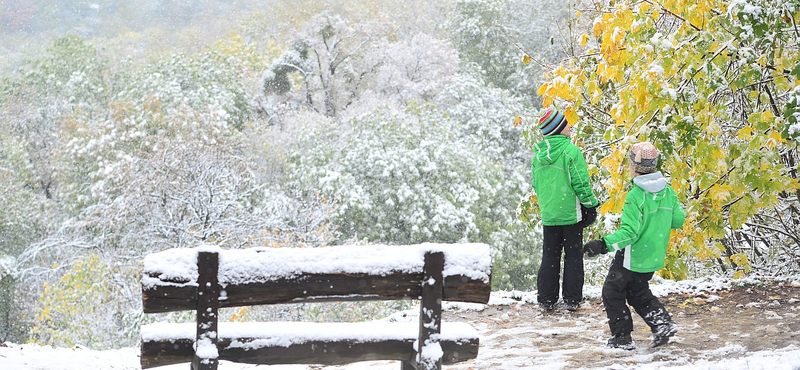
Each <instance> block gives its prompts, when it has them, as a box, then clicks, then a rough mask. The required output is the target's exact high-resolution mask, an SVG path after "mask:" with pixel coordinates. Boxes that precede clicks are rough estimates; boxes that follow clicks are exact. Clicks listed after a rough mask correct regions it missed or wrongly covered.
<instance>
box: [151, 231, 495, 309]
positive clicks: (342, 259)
mask: <svg viewBox="0 0 800 370" xmlns="http://www.w3.org/2000/svg"><path fill="white" fill-rule="evenodd" d="M488 248H489V247H488V246H487V245H485V244H420V245H408V246H337V247H323V248H304V249H291V248H253V249H242V250H221V249H219V248H213V247H200V248H183V249H170V250H166V251H163V252H159V253H154V254H150V255H148V256H147V257H146V258H145V260H144V272H143V277H142V303H143V306H144V312H145V313H155V312H170V311H181V310H195V309H196V308H197V286H198V284H197V279H198V276H199V274H198V267H197V266H198V265H197V254H198V252H199V251H214V252H218V253H219V272H218V280H219V286H220V289H221V290H220V302H219V304H220V307H239V306H250V305H262V304H279V303H303V302H321V301H368V300H397V299H419V297H420V296H421V285H420V281H421V280H422V273H423V265H424V255H425V253H426V252H437V251H439V252H443V253H444V271H443V275H444V291H443V299H444V300H447V301H457V302H474V303H487V302H488V300H489V293H490V291H491V282H490V280H491V257H490V255H489V249H488ZM301 277H302V278H301Z"/></svg>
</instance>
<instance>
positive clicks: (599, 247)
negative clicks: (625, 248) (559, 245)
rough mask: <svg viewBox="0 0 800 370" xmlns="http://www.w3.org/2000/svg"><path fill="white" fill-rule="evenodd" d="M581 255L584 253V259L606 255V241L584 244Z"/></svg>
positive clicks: (592, 241) (591, 241) (593, 241)
mask: <svg viewBox="0 0 800 370" xmlns="http://www.w3.org/2000/svg"><path fill="white" fill-rule="evenodd" d="M583 253H586V257H594V256H596V255H598V254H606V253H608V246H607V245H606V241H605V240H603V239H597V240H590V241H588V242H586V245H584V246H583Z"/></svg>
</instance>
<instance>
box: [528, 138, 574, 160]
mask: <svg viewBox="0 0 800 370" xmlns="http://www.w3.org/2000/svg"><path fill="white" fill-rule="evenodd" d="M569 144H570V141H569V137H567V136H564V135H553V136H547V137H545V138H544V140H542V141H540V142H538V143H536V145H535V146H534V156H536V159H537V160H538V161H539V162H540V163H542V164H552V163H553V162H555V161H556V159H558V157H560V156H561V154H562V153H564V149H566V148H567V146H568V145H569Z"/></svg>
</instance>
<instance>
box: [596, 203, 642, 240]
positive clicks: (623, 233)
mask: <svg viewBox="0 0 800 370" xmlns="http://www.w3.org/2000/svg"><path fill="white" fill-rule="evenodd" d="M639 198H640V197H637V196H636V195H635V194H634V192H633V191H631V192H629V193H628V195H627V196H625V205H623V206H622V219H621V222H620V226H619V230H617V231H616V232H615V233H613V234H610V235H606V236H605V237H604V238H603V239H604V240H605V241H606V245H607V246H608V250H609V252H613V251H618V250H620V249H625V248H626V247H628V246H629V245H631V244H633V243H635V242H636V241H637V240H639V238H640V237H641V231H642V208H641V206H642V205H641V199H639Z"/></svg>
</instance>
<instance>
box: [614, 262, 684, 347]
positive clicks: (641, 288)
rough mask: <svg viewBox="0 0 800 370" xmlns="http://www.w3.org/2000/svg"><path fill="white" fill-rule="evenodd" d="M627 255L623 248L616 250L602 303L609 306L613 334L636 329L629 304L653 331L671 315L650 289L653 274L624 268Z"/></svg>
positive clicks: (669, 319) (669, 320) (668, 319)
mask: <svg viewBox="0 0 800 370" xmlns="http://www.w3.org/2000/svg"><path fill="white" fill-rule="evenodd" d="M624 258H625V253H624V250H620V251H617V254H616V255H615V256H614V260H613V261H612V262H611V268H609V269H608V276H607V277H606V281H605V283H603V305H605V307H606V315H607V316H608V326H609V328H611V334H612V335H617V334H629V333H630V332H632V331H633V318H632V317H631V311H630V309H628V305H629V304H630V305H631V306H633V309H634V310H636V313H637V314H639V316H641V317H642V319H644V322H645V323H647V325H648V326H649V327H650V330H655V328H656V327H657V326H659V325H662V324H665V323H668V322H671V321H672V317H670V315H669V313H668V312H667V310H666V309H665V308H664V305H662V304H661V302H660V301H659V300H658V298H656V297H655V296H654V295H653V293H652V292H651V291H650V286H649V281H650V279H651V278H652V277H653V273H652V272H648V273H639V272H633V271H631V270H628V269H626V268H625V267H623V259H624ZM626 301H627V303H626Z"/></svg>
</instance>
